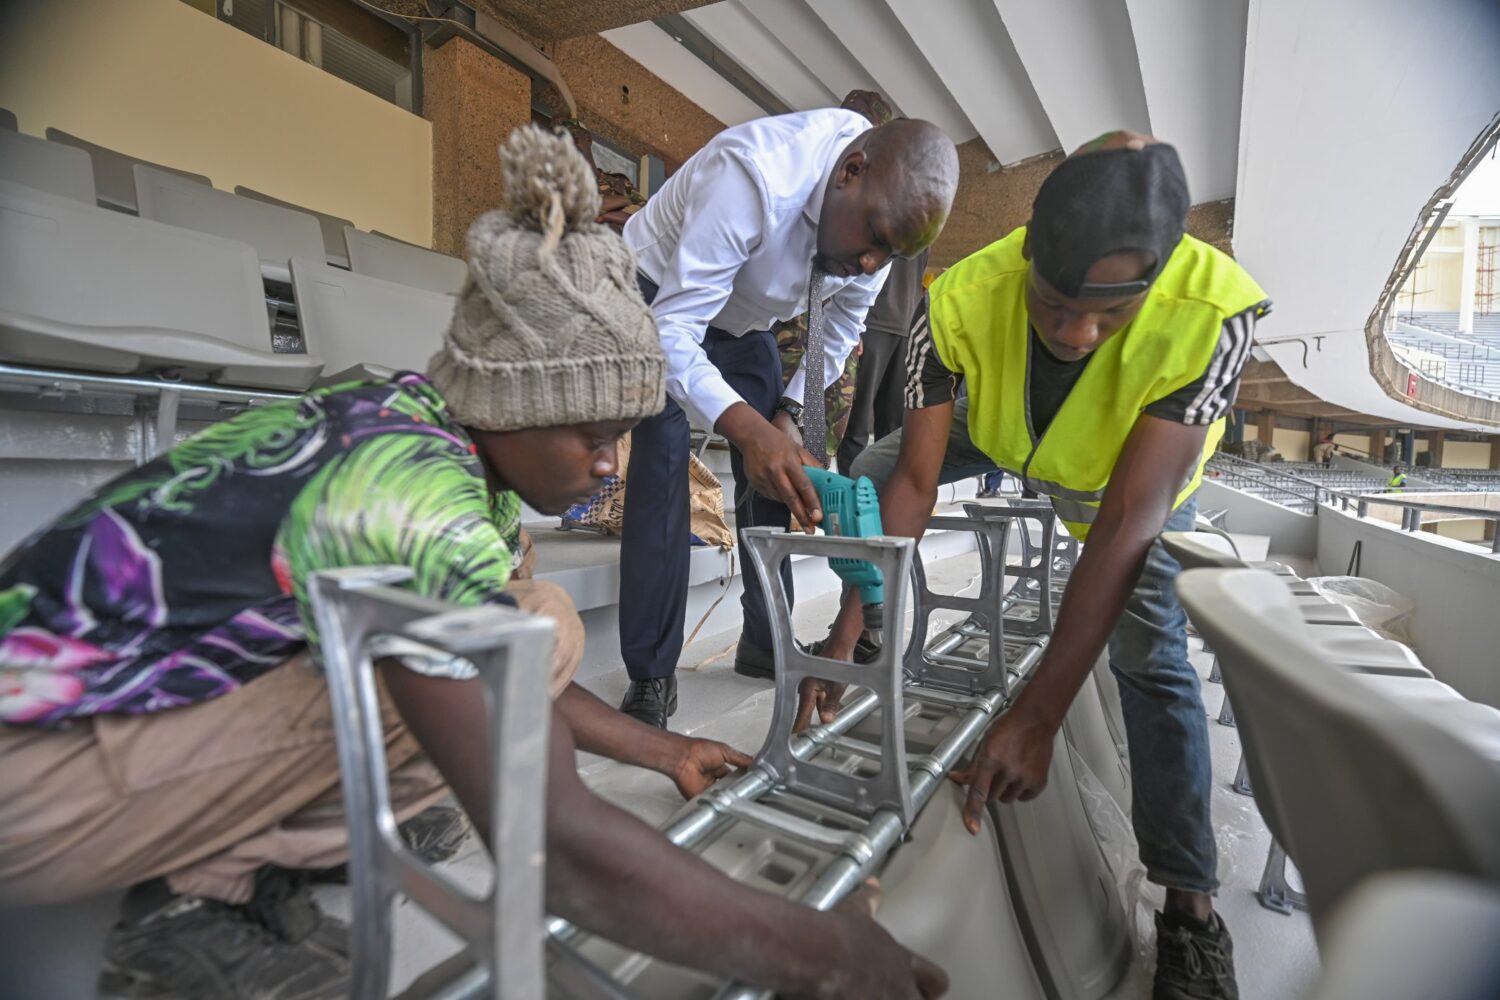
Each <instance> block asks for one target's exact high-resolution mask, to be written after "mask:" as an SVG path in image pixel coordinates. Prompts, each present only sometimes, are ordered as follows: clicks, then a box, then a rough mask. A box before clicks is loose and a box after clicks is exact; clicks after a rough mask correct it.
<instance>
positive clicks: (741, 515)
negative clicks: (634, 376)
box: [620, 275, 792, 681]
mask: <svg viewBox="0 0 1500 1000" xmlns="http://www.w3.org/2000/svg"><path fill="white" fill-rule="evenodd" d="M636 279H637V281H638V282H639V284H640V288H641V294H642V295H644V296H645V297H646V301H647V302H650V301H651V300H652V299H654V298H655V297H656V286H655V285H654V284H653V283H652V282H651V281H650V280H649V279H647V278H645V277H644V276H642V275H637V276H636ZM703 350H704V353H706V354H707V355H708V360H709V361H710V362H711V363H712V364H713V366H714V367H715V368H717V369H718V370H719V372H720V374H722V375H723V376H724V380H725V381H726V382H728V383H729V387H730V388H732V389H733V390H734V391H735V392H737V393H739V394H740V396H741V397H742V398H743V399H744V400H745V402H746V403H747V404H749V405H750V406H751V407H752V408H753V409H754V410H755V411H756V412H757V413H759V414H760V415H761V416H763V417H766V418H768V419H769V418H770V417H771V416H772V414H773V413H774V412H775V410H776V403H777V401H778V400H779V399H780V398H781V357H780V355H779V354H778V353H777V351H776V338H775V336H774V335H773V334H772V333H771V331H769V330H756V331H754V332H751V333H747V334H745V335H744V336H742V337H736V336H734V335H732V334H729V333H726V332H724V331H723V330H718V329H715V328H713V327H709V329H708V333H707V335H706V336H705V337H704V339H703ZM690 450H691V448H690V444H689V440H688V418H687V414H686V413H684V412H683V409H682V407H680V406H678V405H677V404H676V403H675V402H673V401H672V400H671V399H668V400H667V406H666V409H664V410H662V412H661V413H659V414H657V415H656V416H654V417H648V418H647V419H645V420H642V421H641V422H640V423H639V424H637V425H636V427H635V431H634V432H633V433H632V434H631V438H630V468H629V470H628V472H627V475H626V484H627V485H626V490H625V523H624V537H623V538H622V539H621V546H620V656H621V658H623V659H624V661H625V669H626V671H627V672H628V673H629V674H630V679H631V680H637V681H640V680H650V679H652V678H656V677H669V676H671V674H672V672H673V671H674V670H676V669H677V658H678V656H680V655H681V653H682V639H683V628H684V624H685V622H684V619H685V617H686V615H687V592H688V558H689V556H690V554H691V553H690V549H689V544H690V538H691V532H690V518H689V507H688V455H689V454H690ZM729 463H730V468H731V469H732V470H733V472H734V492H735V496H734V498H733V508H734V517H735V527H736V530H739V529H743V528H748V527H752V526H757V527H775V528H783V529H784V528H786V527H787V526H788V525H789V524H790V523H791V514H790V512H789V511H788V510H787V508H786V505H785V504H781V503H777V502H775V501H773V500H768V499H766V498H764V497H762V496H761V495H760V494H758V493H756V492H754V491H753V490H751V489H750V484H749V481H748V480H747V479H746V478H745V461H744V457H743V456H742V455H741V454H740V452H739V449H738V448H735V447H733V446H732V445H731V446H730V449H729ZM726 499H727V498H726ZM744 551H745V546H744V544H743V542H741V544H740V555H739V559H738V565H739V569H740V573H741V575H742V577H743V579H744V585H745V592H744V595H743V596H742V597H741V598H740V603H741V606H742V607H743V609H744V616H745V617H744V631H743V634H744V637H745V638H746V639H748V640H749V641H750V642H752V643H754V644H755V645H757V646H760V647H761V648H762V649H766V650H769V649H770V648H771V627H770V624H769V619H768V617H767V612H766V598H765V593H764V591H763V590H762V588H761V584H760V580H759V578H758V577H757V576H756V573H755V570H754V568H752V567H751V566H750V565H749V560H748V559H746V558H745V557H744V555H743V553H744ZM782 579H783V580H785V581H786V586H787V589H788V592H790V590H791V586H792V583H791V572H790V567H783V571H782Z"/></svg>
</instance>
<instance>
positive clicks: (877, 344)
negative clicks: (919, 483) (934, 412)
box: [839, 329, 907, 476]
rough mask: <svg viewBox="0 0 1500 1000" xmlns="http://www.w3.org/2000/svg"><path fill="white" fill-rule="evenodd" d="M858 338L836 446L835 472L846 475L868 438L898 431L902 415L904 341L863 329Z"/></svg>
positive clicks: (877, 439)
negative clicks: (860, 349)
mask: <svg viewBox="0 0 1500 1000" xmlns="http://www.w3.org/2000/svg"><path fill="white" fill-rule="evenodd" d="M862 339H863V341H864V345H865V349H864V353H863V354H861V355H860V356H859V371H858V373H857V374H856V375H855V377H854V404H853V406H852V407H851V408H850V411H849V425H848V427H847V428H846V429H845V431H844V440H843V441H842V442H840V443H839V471H840V472H842V473H843V474H844V475H846V476H847V475H848V474H849V470H850V469H852V468H854V460H855V459H856V458H858V457H859V453H860V452H862V451H864V450H865V447H866V446H867V445H868V444H869V443H870V441H871V438H872V437H873V439H874V440H876V441H879V440H880V439H881V438H883V437H885V436H886V435H887V434H894V433H895V432H896V431H898V430H900V429H901V417H902V414H904V413H905V412H906V403H905V394H906V342H907V338H905V337H898V336H896V335H895V334H893V333H886V332H885V331H883V330H869V329H867V330H865V333H864V337H863V338H862Z"/></svg>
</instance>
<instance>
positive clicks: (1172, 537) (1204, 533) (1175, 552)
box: [1161, 527, 1318, 596]
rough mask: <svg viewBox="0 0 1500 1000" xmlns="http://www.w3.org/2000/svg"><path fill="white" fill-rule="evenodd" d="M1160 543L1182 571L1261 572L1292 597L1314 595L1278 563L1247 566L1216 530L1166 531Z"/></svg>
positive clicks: (1223, 536)
mask: <svg viewBox="0 0 1500 1000" xmlns="http://www.w3.org/2000/svg"><path fill="white" fill-rule="evenodd" d="M1161 543H1162V545H1163V546H1164V547H1165V548H1166V550H1167V552H1168V553H1170V554H1171V556H1172V558H1173V559H1176V560H1177V561H1178V562H1179V563H1181V564H1182V568H1183V569H1203V568H1205V567H1210V566H1217V567H1219V568H1220V569H1259V570H1265V571H1266V572H1268V573H1275V574H1276V575H1277V576H1280V577H1282V578H1284V579H1285V580H1286V583H1287V586H1289V587H1290V588H1291V590H1292V593H1294V594H1302V595H1305V596H1316V595H1317V593H1318V592H1317V591H1316V590H1314V589H1313V588H1312V585H1311V584H1309V583H1308V582H1307V581H1306V580H1303V579H1300V578H1299V577H1297V576H1295V575H1294V574H1292V572H1291V570H1289V569H1287V568H1286V567H1285V566H1283V565H1282V564H1281V563H1248V562H1246V561H1245V560H1244V559H1241V558H1240V554H1239V551H1238V549H1237V548H1236V546H1235V544H1234V539H1232V538H1230V537H1229V535H1228V534H1227V533H1225V532H1223V531H1220V530H1219V529H1218V528H1210V529H1205V528H1202V527H1200V528H1199V529H1198V530H1197V531H1166V532H1163V533H1162V536H1161Z"/></svg>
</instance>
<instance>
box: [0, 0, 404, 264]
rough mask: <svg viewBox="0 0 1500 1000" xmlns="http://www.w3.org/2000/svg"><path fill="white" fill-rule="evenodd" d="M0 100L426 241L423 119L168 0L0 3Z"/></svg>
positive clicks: (121, 146) (224, 182) (159, 158)
mask: <svg viewBox="0 0 1500 1000" xmlns="http://www.w3.org/2000/svg"><path fill="white" fill-rule="evenodd" d="M5 6H6V8H7V10H6V11H5V15H4V18H3V22H4V28H5V29H6V30H5V31H3V32H0V35H3V36H4V42H3V49H0V107H6V108H9V109H10V110H11V111H14V112H15V114H16V117H17V119H18V121H19V125H20V129H21V131H22V132H27V133H30V134H32V135H41V134H43V133H44V132H45V131H46V129H47V128H49V127H53V128H59V129H62V130H63V131H65V132H71V133H72V134H74V135H77V136H80V137H81V138H84V139H88V140H89V141H91V142H96V143H98V144H100V145H103V146H109V147H111V148H113V149H118V150H120V151H121V152H124V153H128V154H130V155H132V156H139V157H141V158H142V159H147V160H154V161H156V162H158V163H164V164H167V165H169V166H175V167H180V168H182V169H184V170H191V171H194V172H196V173H200V174H205V175H207V176H208V177H209V178H211V179H212V180H213V182H214V186H215V187H219V188H222V189H224V190H226V191H232V190H233V189H234V187H235V185H236V184H243V185H245V186H246V187H251V188H255V189H256V190H258V191H263V192H265V193H266V194H269V195H273V196H274V197H277V198H281V199H284V200H286V201H291V202H295V203H297V204H299V205H306V206H307V207H309V208H313V209H317V210H319V211H322V212H327V213H329V214H331V215H338V216H343V217H344V218H346V219H350V220H351V221H353V222H354V224H355V225H357V226H359V227H360V228H362V229H379V230H381V231H382V232H386V233H390V234H391V235H393V236H398V237H400V238H401V239H404V240H409V241H411V242H412V243H420V244H421V245H423V246H428V245H430V244H431V240H432V129H431V126H430V125H429V124H428V123H427V122H426V121H425V120H424V119H422V118H419V117H417V116H416V115H413V114H411V113H409V112H407V111H403V110H401V109H400V108H398V107H396V106H395V105H394V104H390V103H388V102H386V101H382V100H381V99H380V98H378V97H375V96H374V95H372V94H368V93H366V92H364V91H363V90H360V89H359V88H358V87H355V86H354V85H352V84H349V83H345V82H344V81H343V80H340V79H338V78H337V77H334V76H332V75H330V74H328V73H325V72H324V71H323V70H321V69H318V68H317V67H315V66H311V65H309V64H307V63H304V62H302V61H301V60H298V59H295V58H293V57H292V56H290V55H287V54H286V53H284V52H282V51H280V50H279V49H277V48H275V47H274V46H271V45H267V44H266V43H265V42H263V41H261V40H260V39H258V38H253V37H251V36H250V35H247V34H245V33H244V32H242V31H239V30H238V29H236V28H232V27H230V26H229V25H227V24H224V23H223V22H220V21H217V20H215V19H214V18H212V17H210V16H209V15H207V14H204V13H202V12H201V11H198V10H195V9H194V8H193V7H191V6H189V5H188V4H185V3H183V2H182V0H128V2H126V0H108V2H100V0H6V3H5Z"/></svg>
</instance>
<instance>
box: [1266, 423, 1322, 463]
mask: <svg viewBox="0 0 1500 1000" xmlns="http://www.w3.org/2000/svg"><path fill="white" fill-rule="evenodd" d="M1311 437H1312V435H1310V434H1309V433H1308V432H1307V431H1294V430H1289V429H1288V428H1285V427H1278V428H1276V433H1274V434H1272V435H1271V447H1273V448H1275V449H1276V450H1277V451H1279V452H1281V457H1282V458H1284V459H1286V460H1287V461H1288V462H1306V461H1307V460H1308V449H1309V448H1311V447H1312V443H1311Z"/></svg>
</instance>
